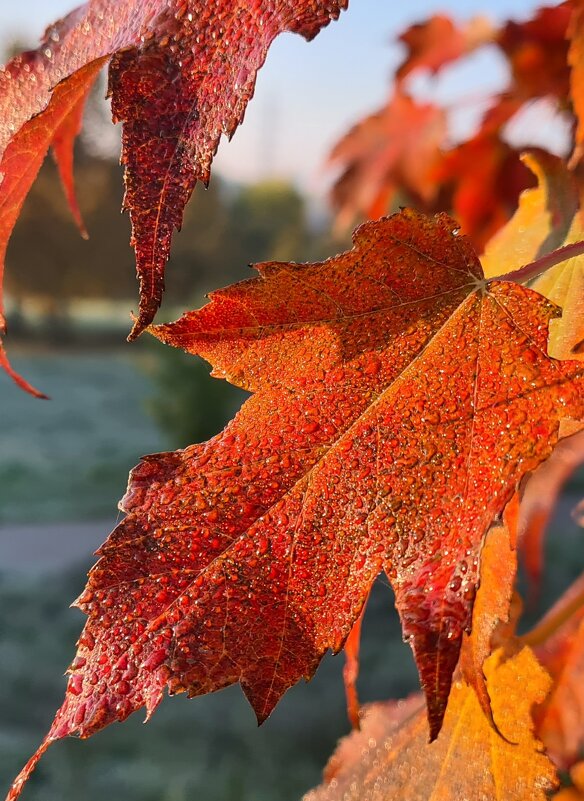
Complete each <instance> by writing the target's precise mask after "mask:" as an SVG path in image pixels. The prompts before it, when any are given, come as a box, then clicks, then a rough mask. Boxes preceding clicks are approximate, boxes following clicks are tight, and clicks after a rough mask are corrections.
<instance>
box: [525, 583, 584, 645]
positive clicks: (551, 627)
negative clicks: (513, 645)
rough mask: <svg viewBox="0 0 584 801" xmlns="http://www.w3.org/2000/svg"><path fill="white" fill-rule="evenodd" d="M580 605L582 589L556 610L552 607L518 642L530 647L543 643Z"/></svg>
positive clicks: (583, 591) (583, 601) (583, 595)
mask: <svg viewBox="0 0 584 801" xmlns="http://www.w3.org/2000/svg"><path fill="white" fill-rule="evenodd" d="M582 606H584V589H582V590H581V591H580V592H579V593H577V594H576V595H574V597H573V598H571V599H570V601H569V603H567V604H566V605H565V606H561V607H560V608H559V609H558V610H557V611H556V612H554V610H553V609H552V611H551V612H550V613H548V614H547V615H546V616H545V617H544V618H543V620H541V621H540V622H539V623H537V624H536V625H535V626H534V627H533V628H532V629H531V631H527V632H526V633H525V634H524V635H523V636H521V637H520V638H519V640H520V642H521V643H523V644H524V645H529V646H530V647H531V648H534V647H536V646H538V645H543V643H544V642H545V641H546V640H547V639H548V638H549V637H551V635H552V634H555V633H556V631H558V629H559V628H560V627H561V626H563V625H564V623H565V622H566V621H567V620H569V619H570V618H571V617H572V615H573V614H574V613H575V612H577V611H578V610H579V609H581V608H582Z"/></svg>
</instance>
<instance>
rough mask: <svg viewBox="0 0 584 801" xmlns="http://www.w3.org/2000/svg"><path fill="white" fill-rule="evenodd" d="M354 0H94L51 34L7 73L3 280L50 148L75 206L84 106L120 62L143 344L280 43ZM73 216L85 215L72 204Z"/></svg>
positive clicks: (0, 116) (117, 99) (0, 236)
mask: <svg viewBox="0 0 584 801" xmlns="http://www.w3.org/2000/svg"><path fill="white" fill-rule="evenodd" d="M347 3H348V0H301V2H297V1H294V2H293V0H257V2H256V1H254V2H252V1H251V0H230V2H227V0H212V2H205V1H204V0H123V2H119V1H116V2H114V0H90V2H88V3H86V4H85V5H84V6H81V7H80V8H78V9H77V10H76V11H73V12H71V14H69V15H68V16H67V17H65V18H64V19H63V20H61V21H60V22H58V23H56V24H55V25H54V26H52V27H51V28H49V29H48V31H47V32H46V34H45V37H44V39H43V41H42V43H41V45H40V46H39V48H38V49H37V50H35V51H31V52H28V53H24V54H23V55H20V56H17V57H16V58H15V59H13V60H12V61H11V62H10V63H9V64H8V65H7V66H6V67H5V68H4V69H3V70H2V71H0V98H1V99H0V173H2V174H3V175H4V180H3V183H2V185H1V187H0V277H1V271H2V265H3V261H4V259H3V257H4V253H5V250H6V244H7V242H8V238H9V236H10V234H11V231H12V229H13V227H14V224H15V222H16V219H17V217H18V214H19V212H20V208H21V207H22V203H23V202H24V198H25V197H26V194H27V192H28V190H29V189H30V186H31V184H32V182H33V181H34V178H35V176H36V174H37V172H38V170H39V168H40V165H41V163H42V160H43V158H44V156H45V154H46V152H47V150H48V148H49V146H50V145H51V143H52V144H53V145H54V147H55V153H56V155H57V158H58V160H59V164H60V167H61V173H62V175H63V177H64V181H65V185H66V189H67V194H68V196H69V198H70V199H72V200H73V192H72V182H71V148H72V144H73V140H74V137H75V135H76V133H77V130H78V125H79V120H80V115H81V110H82V105H83V101H84V98H85V96H86V94H87V92H88V91H89V88H90V87H91V85H92V83H93V81H94V80H95V77H96V75H97V72H98V70H99V68H100V67H101V66H102V64H103V63H105V61H106V60H107V58H108V57H110V56H113V59H112V62H111V65H110V71H109V91H110V93H111V96H112V110H113V115H114V119H115V120H122V121H123V122H124V127H123V150H122V161H123V163H124V165H125V182H126V197H125V207H126V208H127V209H128V211H129V212H130V217H131V220H132V231H133V233H132V241H133V244H134V247H135V250H136V258H137V272H138V276H139V278H140V313H139V316H138V319H137V320H136V323H135V325H134V329H133V331H132V334H131V336H132V337H136V336H137V335H138V334H139V333H140V331H141V330H142V329H143V328H144V327H145V326H146V325H148V324H149V323H150V322H151V321H152V319H153V317H154V314H155V312H156V309H157V308H158V306H159V305H160V302H161V298H162V293H163V290H164V267H165V264H166V261H167V260H168V256H169V252H170V242H171V237H172V234H173V231H174V229H175V228H179V227H180V225H181V221H182V215H183V210H184V207H185V204H186V203H187V201H188V199H189V197H190V195H191V193H192V191H193V189H194V186H195V184H196V182H197V181H198V180H202V181H205V182H208V180H209V175H210V169H211V162H212V160H213V156H214V154H215V152H216V150H217V147H218V144H219V140H220V138H221V135H222V134H224V133H225V134H227V135H228V136H231V135H232V134H233V133H234V131H235V129H236V128H237V126H238V124H239V123H240V122H241V120H242V119H243V115H244V112H245V108H246V106H247V103H248V101H249V99H250V98H251V96H252V94H253V91H254V86H255V79H256V74H257V71H258V69H259V68H260V67H261V66H262V64H263V62H264V60H265V58H266V55H267V51H268V48H269V46H270V44H271V43H272V41H273V40H274V38H275V37H276V36H277V35H278V34H279V33H282V32H284V31H293V32H297V33H300V34H302V35H303V36H304V37H305V38H307V39H311V38H312V37H314V36H315V35H316V34H317V33H318V31H319V30H320V29H321V28H322V27H323V26H324V25H326V24H328V22H330V20H331V19H335V18H336V17H338V15H339V13H340V11H341V9H343V8H346V7H347ZM73 208H74V213H76V215H77V216H78V214H77V211H76V206H75V204H74V200H73ZM1 333H5V322H4V318H3V317H2V302H1V295H0V334H1ZM0 348H1V345H0ZM2 363H3V364H4V365H5V366H6V365H7V361H6V356H5V354H4V353H3V351H0V364H2ZM20 383H21V384H22V385H23V386H27V385H25V383H24V382H22V381H21V382H20ZM27 388H29V387H28V386H27ZM29 389H30V388H29Z"/></svg>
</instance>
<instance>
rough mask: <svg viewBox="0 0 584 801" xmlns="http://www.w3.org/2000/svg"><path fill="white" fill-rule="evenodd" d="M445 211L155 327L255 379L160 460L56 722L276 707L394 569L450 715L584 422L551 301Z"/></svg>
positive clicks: (386, 229)
mask: <svg viewBox="0 0 584 801" xmlns="http://www.w3.org/2000/svg"><path fill="white" fill-rule="evenodd" d="M455 228H456V225H455V223H454V222H453V221H452V220H451V219H450V218H448V217H446V216H445V215H440V216H438V217H437V218H436V219H428V218H425V217H424V216H422V215H420V214H418V213H416V212H414V211H404V212H402V213H400V214H397V215H393V216H392V217H389V218H386V219H384V220H381V221H379V222H378V223H369V224H366V225H363V226H362V227H361V228H359V229H358V230H357V232H356V233H355V236H354V242H355V244H354V248H353V250H351V251H349V252H347V253H345V254H342V255H340V256H338V257H336V258H334V259H330V260H329V261H326V262H323V263H317V264H312V265H299V264H282V263H269V264H263V265H260V266H259V271H260V277H258V278H255V279H252V280H250V281H245V282H242V283H240V284H236V285H234V286H232V287H229V288H227V289H225V290H222V291H219V292H215V293H213V295H212V298H211V302H210V303H209V304H208V305H207V306H205V307H204V308H202V309H200V310H199V311H196V312H191V313H188V314H187V315H185V316H184V317H183V318H182V319H181V320H179V321H177V322H175V323H172V324H169V325H165V326H158V327H155V328H153V329H152V332H153V333H154V334H155V335H156V336H157V337H158V338H159V339H161V340H163V341H165V342H169V343H171V344H173V345H177V346H180V347H183V348H185V349H187V350H189V351H190V352H193V353H198V354H200V355H202V356H203V357H204V358H206V359H207V360H208V361H210V362H211V363H212V364H213V366H214V374H215V375H217V376H222V377H224V378H227V379H228V380H229V381H231V382H232V383H234V384H237V385H239V386H241V387H243V388H245V389H247V390H249V391H251V392H253V393H254V394H253V395H252V397H251V398H250V399H249V400H248V401H247V402H246V403H245V404H244V406H243V407H242V409H241V411H240V412H239V414H238V415H237V416H236V417H235V419H234V420H233V421H232V422H231V423H230V424H229V425H228V426H227V427H226V428H225V430H224V431H223V432H222V433H221V434H219V435H217V436H216V437H214V438H213V439H212V440H210V441H209V442H208V443H205V444H202V445H194V446H191V447H190V448H187V449H185V450H182V451H177V452H175V453H166V454H159V455H154V456H150V457H146V458H145V459H144V460H143V462H142V463H141V464H140V465H139V466H138V467H137V468H135V470H134V471H133V473H132V476H131V481H130V485H129V490H128V493H127V494H126V497H125V498H124V500H123V503H122V508H123V510H124V511H125V512H126V513H127V517H126V519H125V520H124V521H123V522H122V523H121V524H120V525H119V526H118V527H117V528H116V529H115V530H114V532H113V533H112V534H111V535H110V537H109V539H108V540H107V542H106V543H105V544H104V546H103V547H102V548H101V549H100V551H99V555H100V559H99V561H98V563H97V564H96V566H95V567H94V568H93V570H92V571H91V574H90V578H89V583H88V586H87V589H86V591H85V592H84V593H83V594H82V596H81V597H80V598H79V600H78V605H79V606H80V608H81V609H83V610H84V611H85V612H86V614H87V615H88V621H87V623H86V626H85V629H84V632H83V634H82V635H81V638H80V640H79V651H78V655H77V657H76V659H75V661H74V662H73V664H72V666H71V676H70V679H69V685H68V690H67V695H66V699H65V701H64V704H63V706H62V708H61V709H60V710H59V712H58V713H57V716H56V718H55V721H54V723H53V725H52V727H51V730H50V732H49V734H48V736H47V738H46V740H45V742H44V743H43V745H42V746H41V749H40V750H39V752H37V754H36V755H35V757H33V759H32V760H31V762H30V763H29V764H28V765H27V767H26V768H25V770H24V772H23V774H22V775H21V777H20V778H19V779H18V780H17V782H16V784H15V786H14V789H13V792H12V795H11V798H14V797H16V795H17V794H18V792H19V791H20V788H21V787H22V783H23V782H24V781H25V779H26V777H27V776H28V774H29V773H30V771H31V770H32V768H33V767H34V765H35V764H36V761H37V760H38V758H39V756H40V754H41V753H42V752H43V751H44V750H45V749H46V748H47V746H48V745H49V744H50V743H51V742H52V741H54V740H56V739H58V738H60V737H63V736H66V735H69V734H73V733H78V734H79V735H81V736H82V737H87V736H89V735H91V734H93V733H94V732H96V731H98V730H99V729H101V728H103V727H104V726H105V725H107V724H108V723H110V722H113V721H114V720H123V719H124V718H126V717H127V716H128V715H129V714H130V713H131V712H133V711H135V710H137V709H139V708H141V707H143V706H146V708H147V710H148V713H149V714H151V713H152V712H153V710H154V709H155V707H156V706H157V704H158V703H159V702H160V700H161V698H162V696H163V693H164V691H165V689H168V690H169V691H170V692H171V693H175V692H181V691H186V692H188V693H189V695H197V694H200V693H204V692H209V691H211V690H216V689H219V688H220V687H224V686H226V685H228V684H231V683H234V682H240V684H241V685H242V687H243V689H244V692H245V694H246V695H247V697H248V698H249V700H250V702H251V704H252V706H253V707H254V709H255V711H256V714H257V717H258V719H259V720H260V721H261V720H263V719H265V718H266V716H267V715H268V714H269V713H270V711H271V710H272V708H273V707H274V705H275V704H276V703H277V701H278V699H279V698H280V697H281V695H282V694H283V693H284V692H285V691H286V690H287V689H288V687H290V686H291V685H292V684H294V683H295V682H297V681H298V680H299V679H300V678H302V677H308V676H310V675H312V673H313V672H314V670H315V669H316V667H317V665H318V663H319V662H320V660H321V658H322V656H323V655H324V653H325V652H326V651H327V649H332V650H333V651H339V650H340V649H341V648H342V647H343V644H344V642H345V640H346V638H347V636H348V634H349V632H350V630H351V628H352V626H353V624H354V622H355V620H356V619H357V617H358V616H359V614H360V612H361V609H362V607H363V604H364V602H365V599H366V597H367V595H368V593H369V590H370V587H371V584H372V582H373V581H374V579H375V578H376V576H377V575H378V574H379V572H380V571H381V570H384V571H385V572H386V573H387V575H388V577H389V579H390V581H391V583H392V586H393V588H394V591H395V595H396V605H397V608H398V611H399V613H400V616H401V620H402V626H403V631H404V635H405V637H406V638H407V639H408V641H409V642H410V643H411V645H412V648H413V650H414V655H415V658H416V662H417V665H418V668H419V671H420V676H421V681H422V686H423V689H424V692H425V694H426V699H427V704H428V717H429V722H430V734H431V737H432V738H434V737H436V736H437V734H438V731H439V729H440V726H441V723H442V718H443V715H444V710H445V707H446V703H447V699H448V695H449V692H450V686H451V680H452V673H453V671H454V668H455V666H456V663H457V661H458V656H459V651H460V646H461V642H462V637H463V634H464V632H465V631H467V630H468V629H469V627H470V624H471V613H472V605H473V600H474V596H475V590H476V586H477V581H478V557H479V553H480V549H481V545H482V541H483V538H484V536H485V533H486V531H487V530H488V528H489V526H490V524H491V521H492V520H493V518H494V517H495V516H496V515H498V514H499V513H501V512H502V510H503V508H504V507H505V505H506V503H507V501H508V500H509V498H510V497H511V496H512V495H513V493H514V491H515V487H516V485H517V484H518V482H519V481H520V480H521V479H522V477H523V476H524V475H525V474H526V473H527V472H529V471H531V470H533V469H534V468H535V467H536V466H537V465H538V464H539V463H540V462H541V461H542V460H543V459H545V458H546V457H547V456H548V455H549V454H550V452H551V450H552V447H553V445H554V444H555V442H556V440H557V437H558V431H559V426H560V421H561V420H562V419H563V418H565V417H566V416H571V417H574V418H584V393H583V392H582V387H583V385H584V366H583V365H582V364H581V363H580V362H575V361H565V362H559V361H555V360H553V359H551V358H550V357H549V356H548V355H547V354H546V352H545V344H546V338H547V328H548V325H549V321H550V319H552V318H553V317H554V316H555V315H556V314H557V310H556V308H555V307H554V306H553V305H552V304H551V303H549V301H547V300H545V299H544V298H543V297H541V296H540V295H537V294H536V293H534V292H532V291H531V290H529V289H526V288H524V287H522V286H520V285H518V284H515V283H510V282H502V281H490V282H487V281H485V280H484V279H483V276H482V271H481V267H480V263H479V262H478V259H477V257H476V255H475V253H474V251H473V249H472V246H471V245H470V243H469V241H468V240H467V239H466V238H465V237H462V236H457V235H455V233H454V232H453V231H454V229H455Z"/></svg>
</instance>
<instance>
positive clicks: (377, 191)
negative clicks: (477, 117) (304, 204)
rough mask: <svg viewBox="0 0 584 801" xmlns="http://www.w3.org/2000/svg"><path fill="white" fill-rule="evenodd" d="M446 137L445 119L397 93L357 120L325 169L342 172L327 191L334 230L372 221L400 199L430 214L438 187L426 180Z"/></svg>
mask: <svg viewBox="0 0 584 801" xmlns="http://www.w3.org/2000/svg"><path fill="white" fill-rule="evenodd" d="M445 137H446V114H445V113H444V111H443V110H442V109H440V108H438V107H437V106H434V105H433V104H431V103H417V102H416V101H415V100H413V99H412V98H411V97H409V95H407V94H405V93H404V92H402V91H401V90H397V91H396V92H395V93H394V94H393V96H392V97H391V99H390V100H389V102H388V103H387V105H386V106H384V107H383V108H382V109H380V110H379V111H377V112H376V113H375V114H371V115H370V116H368V117H365V119H363V120H361V122H359V123H358V124H357V125H355V126H354V127H353V128H352V129H351V130H350V131H349V132H348V133H347V134H345V136H344V137H343V138H342V139H341V140H339V142H338V143H337V144H336V145H335V147H334V148H333V150H332V152H331V154H330V156H329V158H328V165H329V166H331V167H337V168H339V167H340V169H341V175H340V177H339V178H338V179H337V180H336V181H335V183H334V186H333V188H332V190H331V195H330V197H331V203H332V205H333V207H334V208H335V209H336V210H337V225H338V226H339V227H341V228H347V227H348V226H349V225H351V224H352V223H354V221H355V219H357V218H362V217H369V218H371V219H376V218H377V217H381V216H382V215H383V214H386V213H387V210H388V209H389V208H390V206H391V204H392V202H394V200H395V199H396V197H397V196H399V195H405V196H407V198H408V199H409V202H410V203H413V204H416V205H417V206H418V207H421V208H431V207H432V201H433V200H434V199H435V197H436V193H437V191H438V186H437V185H436V182H435V181H433V180H432V179H431V178H430V175H431V171H432V169H433V167H434V164H435V162H436V161H437V159H438V158H439V155H440V147H441V145H442V144H443V143H444V139H445Z"/></svg>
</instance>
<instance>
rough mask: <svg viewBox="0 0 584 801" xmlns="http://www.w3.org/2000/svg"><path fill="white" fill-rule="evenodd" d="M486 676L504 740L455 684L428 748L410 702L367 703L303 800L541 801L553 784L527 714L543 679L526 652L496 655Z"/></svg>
mask: <svg viewBox="0 0 584 801" xmlns="http://www.w3.org/2000/svg"><path fill="white" fill-rule="evenodd" d="M486 672H487V680H488V687H489V693H490V695H491V698H492V700H493V711H494V715H495V720H496V723H497V726H498V727H499V729H500V730H501V732H502V733H503V734H504V736H505V738H506V739H503V737H501V735H500V734H498V733H497V732H496V731H495V730H494V729H493V728H492V727H491V726H490V725H489V722H488V721H487V719H486V718H485V716H484V715H483V714H482V713H481V710H480V707H479V703H478V700H477V698H476V696H475V694H474V692H473V690H472V689H471V688H470V687H469V686H468V685H466V684H464V683H462V682H458V683H456V684H455V685H454V686H453V688H452V693H451V695H450V700H449V702H448V709H447V710H446V716H445V718H444V726H443V728H442V731H441V732H440V735H439V737H438V739H437V740H436V742H435V743H434V744H433V745H432V746H431V747H428V745H427V742H426V731H425V722H424V713H423V710H418V711H416V710H415V707H414V704H413V701H412V702H410V704H409V705H408V702H406V704H405V705H403V706H402V707H401V709H400V707H399V706H397V705H393V704H372V705H371V706H370V707H368V708H367V711H366V714H365V715H364V717H363V719H362V730H361V732H353V733H352V734H350V735H349V736H348V737H347V738H345V739H344V740H342V741H341V743H340V746H339V748H338V750H337V752H336V754H335V755H333V757H332V760H331V762H330V763H329V765H332V768H333V769H332V770H330V769H327V771H326V772H325V783H324V784H323V785H321V786H320V787H318V788H316V789H315V790H312V791H311V792H310V793H307V795H305V796H304V801H341V799H342V801H388V799H391V801H453V799H481V801H500V800H501V799H504V801H546V799H547V798H548V797H549V796H548V792H549V791H550V790H552V789H553V788H554V787H556V786H557V784H558V781H557V777H556V772H555V770H554V766H553V765H552V763H551V762H550V760H549V759H548V757H547V756H546V755H545V754H544V753H543V748H542V744H541V743H540V742H539V741H538V740H537V739H536V738H535V736H534V734H533V722H532V720H531V710H532V706H533V705H535V704H538V703H541V701H543V699H544V698H545V695H546V692H547V691H548V689H549V686H550V681H549V677H548V676H547V674H546V672H545V671H544V670H543V669H542V668H541V667H540V665H538V663H537V660H536V659H535V657H534V656H533V654H532V653H531V651H530V650H529V649H528V648H524V649H523V650H522V651H520V652H519V653H518V654H516V655H515V656H513V657H512V658H510V659H508V660H507V661H504V660H503V659H502V655H501V653H500V652H497V653H495V654H494V655H493V656H492V657H491V658H490V659H489V660H488V662H487V665H486ZM396 707H397V709H396ZM412 707H414V708H413V709H412ZM400 712H401V715H400ZM396 713H397V715H398V718H397V722H396V720H395V718H396ZM408 713H409V715H410V716H409V718H408V717H406V715H407V714H408ZM400 717H401V720H400Z"/></svg>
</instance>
